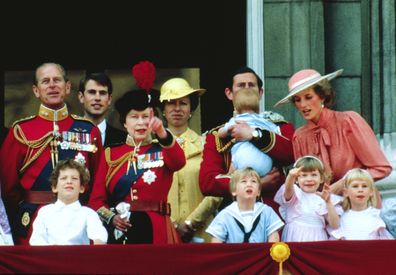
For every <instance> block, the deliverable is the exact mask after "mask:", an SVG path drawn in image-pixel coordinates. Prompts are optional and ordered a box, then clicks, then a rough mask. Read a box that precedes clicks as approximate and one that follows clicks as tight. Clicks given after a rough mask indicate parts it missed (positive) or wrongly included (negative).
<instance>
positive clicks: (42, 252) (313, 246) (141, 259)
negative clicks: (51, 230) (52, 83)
mask: <svg viewBox="0 0 396 275" xmlns="http://www.w3.org/2000/svg"><path fill="white" fill-rule="evenodd" d="M288 244H289V247H290V250H291V256H290V258H289V259H288V260H287V261H286V262H285V263H284V265H283V267H284V270H287V271H289V272H290V273H291V274H396V260H395V254H396V241H326V242H307V243H288ZM270 247H271V244H269V243H263V244H181V245H127V246H122V245H100V246H46V247H23V246H14V247H5V246H4V247H0V273H36V274H46V273H63V274H64V273H67V274H130V273H134V274H147V273H151V274H153V273H155V274H197V273H199V274H235V273H239V274H257V273H259V274H277V272H278V263H277V262H274V261H273V260H272V258H271V256H270V255H269V250H270Z"/></svg>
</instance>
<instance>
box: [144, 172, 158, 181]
mask: <svg viewBox="0 0 396 275" xmlns="http://www.w3.org/2000/svg"><path fill="white" fill-rule="evenodd" d="M156 178H157V175H156V174H155V172H153V171H151V170H150V169H149V170H147V171H146V172H144V174H143V181H144V182H145V183H148V184H151V183H153V182H154V181H155V179H156Z"/></svg>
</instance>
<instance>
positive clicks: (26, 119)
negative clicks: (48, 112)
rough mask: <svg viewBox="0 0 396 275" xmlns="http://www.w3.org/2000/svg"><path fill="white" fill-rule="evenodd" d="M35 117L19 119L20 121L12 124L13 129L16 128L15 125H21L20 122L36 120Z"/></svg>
mask: <svg viewBox="0 0 396 275" xmlns="http://www.w3.org/2000/svg"><path fill="white" fill-rule="evenodd" d="M35 117H36V115H33V116H28V117H24V118H21V119H18V120H16V121H14V123H13V124H12V127H14V126H15V125H17V124H18V123H20V122H23V121H28V120H31V119H33V118H35Z"/></svg>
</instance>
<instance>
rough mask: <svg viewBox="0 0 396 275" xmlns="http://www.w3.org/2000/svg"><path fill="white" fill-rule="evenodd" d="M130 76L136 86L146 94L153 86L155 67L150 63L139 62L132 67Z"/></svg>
mask: <svg viewBox="0 0 396 275" xmlns="http://www.w3.org/2000/svg"><path fill="white" fill-rule="evenodd" d="M132 75H133V77H134V78H135V80H136V85H137V86H138V87H139V88H140V89H142V90H145V91H146V92H150V90H151V89H152V88H153V86H154V81H155V67H154V64H153V63H151V62H150V61H140V62H139V63H138V64H136V65H135V66H133V67H132Z"/></svg>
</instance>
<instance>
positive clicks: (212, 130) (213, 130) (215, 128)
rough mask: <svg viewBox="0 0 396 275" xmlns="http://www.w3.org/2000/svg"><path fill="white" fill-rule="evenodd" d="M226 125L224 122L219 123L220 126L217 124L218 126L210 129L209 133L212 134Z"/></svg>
mask: <svg viewBox="0 0 396 275" xmlns="http://www.w3.org/2000/svg"><path fill="white" fill-rule="evenodd" d="M223 126H224V124H221V125H219V126H216V127H214V128H212V129H210V130H209V133H210V134H212V133H213V132H215V131H216V132H217V131H218V130H219V129H220V128H221V127H223Z"/></svg>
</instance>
